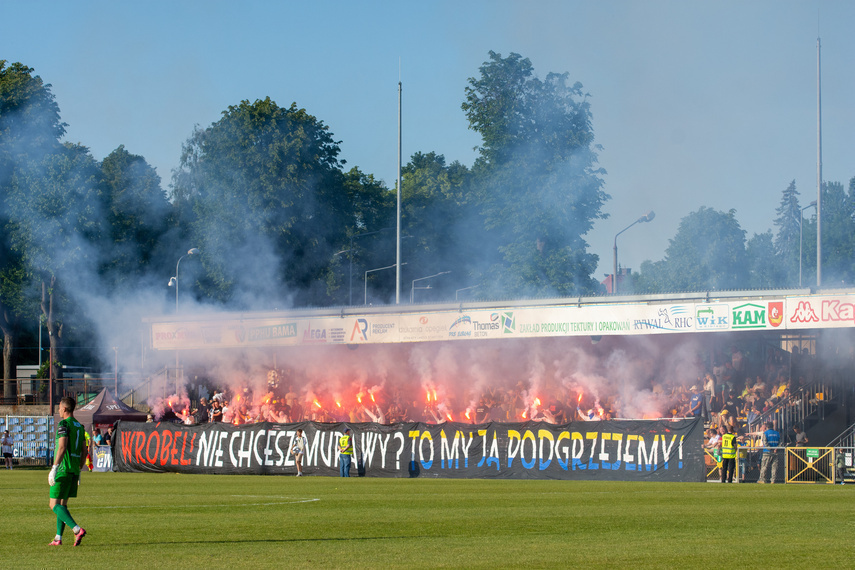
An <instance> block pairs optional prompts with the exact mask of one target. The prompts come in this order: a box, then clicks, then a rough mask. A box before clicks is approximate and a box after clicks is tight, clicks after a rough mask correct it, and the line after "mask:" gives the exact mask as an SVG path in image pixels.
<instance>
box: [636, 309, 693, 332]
mask: <svg viewBox="0 0 855 570" xmlns="http://www.w3.org/2000/svg"><path fill="white" fill-rule="evenodd" d="M693 321H694V317H693V316H692V313H691V311H690V310H689V309H688V308H687V307H686V306H684V305H673V306H671V307H668V308H665V307H662V308H660V309H659V310H658V312H657V314H656V317H654V318H646V319H635V320H634V321H633V323H632V328H634V329H635V330H639V329H661V330H669V331H678V330H687V329H691V328H692V323H693Z"/></svg>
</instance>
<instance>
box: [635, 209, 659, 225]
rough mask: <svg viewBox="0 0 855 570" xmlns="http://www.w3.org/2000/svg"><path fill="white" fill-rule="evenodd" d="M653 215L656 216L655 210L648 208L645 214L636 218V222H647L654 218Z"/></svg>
mask: <svg viewBox="0 0 855 570" xmlns="http://www.w3.org/2000/svg"><path fill="white" fill-rule="evenodd" d="M655 217H656V212H654V211H653V210H650V211H649V212H647V215H645V216H641V217H640V218H638V223H641V222H649V221H651V220H653V218H655Z"/></svg>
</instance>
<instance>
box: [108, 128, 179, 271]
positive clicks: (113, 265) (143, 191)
mask: <svg viewBox="0 0 855 570" xmlns="http://www.w3.org/2000/svg"><path fill="white" fill-rule="evenodd" d="M101 181H102V184H101V191H100V194H101V210H102V211H103V212H104V215H105V219H104V235H103V239H102V242H101V249H102V251H101V259H100V263H99V273H100V274H101V276H102V278H103V279H104V280H105V284H108V286H109V287H110V288H115V287H117V286H118V285H119V284H121V283H128V282H136V281H138V280H139V279H141V278H142V277H143V276H144V275H146V273H147V272H148V269H149V268H150V264H151V262H152V259H153V257H154V256H155V255H156V253H157V249H158V246H159V245H160V243H161V240H162V239H163V236H164V234H165V233H166V232H167V230H168V228H169V221H170V217H171V207H170V205H169V202H168V201H167V199H166V194H165V193H164V191H163V189H162V188H161V187H160V176H158V175H157V172H155V170H154V168H152V167H151V166H150V165H149V164H148V163H147V162H146V161H145V159H144V158H143V157H141V156H137V155H133V154H131V153H129V152H128V151H127V150H125V147H124V145H121V146H119V148H117V149H116V150H114V151H113V152H111V153H110V154H109V155H107V157H106V158H104V160H103V161H102V162H101Z"/></svg>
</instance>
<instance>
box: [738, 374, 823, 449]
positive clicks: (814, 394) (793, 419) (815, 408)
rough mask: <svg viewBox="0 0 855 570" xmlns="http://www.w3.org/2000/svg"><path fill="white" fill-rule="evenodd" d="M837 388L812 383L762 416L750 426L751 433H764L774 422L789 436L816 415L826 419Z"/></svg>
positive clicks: (776, 426)
mask: <svg viewBox="0 0 855 570" xmlns="http://www.w3.org/2000/svg"><path fill="white" fill-rule="evenodd" d="M836 395H837V394H836V390H835V387H834V386H832V385H831V384H829V383H826V382H812V383H811V384H808V385H807V386H803V387H802V388H801V389H799V391H798V392H796V393H795V394H793V395H792V396H790V398H789V399H788V400H785V401H783V402H779V403H778V404H777V405H775V407H774V408H772V409H771V410H769V411H767V412H764V413H762V414H760V416H759V417H757V418H756V419H755V420H754V421H753V422H751V423H750V424H749V426H748V429H749V431H763V430H762V429H761V428H762V427H763V426H764V425H765V424H766V422H770V421H771V422H772V423H773V424H774V426H775V428H776V429H777V430H778V431H779V432H780V433H781V434H782V437H783V435H784V434H787V433H788V431H789V430H790V429H792V428H793V426H796V425H800V426H802V428H804V427H806V426H805V421H806V420H807V419H809V418H811V417H812V416H813V415H814V414H816V415H817V419H819V420H823V419H825V409H826V406H827V405H828V403H829V402H830V401H832V400H834V398H835V397H836Z"/></svg>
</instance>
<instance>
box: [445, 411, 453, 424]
mask: <svg viewBox="0 0 855 570" xmlns="http://www.w3.org/2000/svg"><path fill="white" fill-rule="evenodd" d="M445 417H447V418H448V421H450V422H453V421H454V418H452V417H451V414H450V413H448V414H445Z"/></svg>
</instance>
